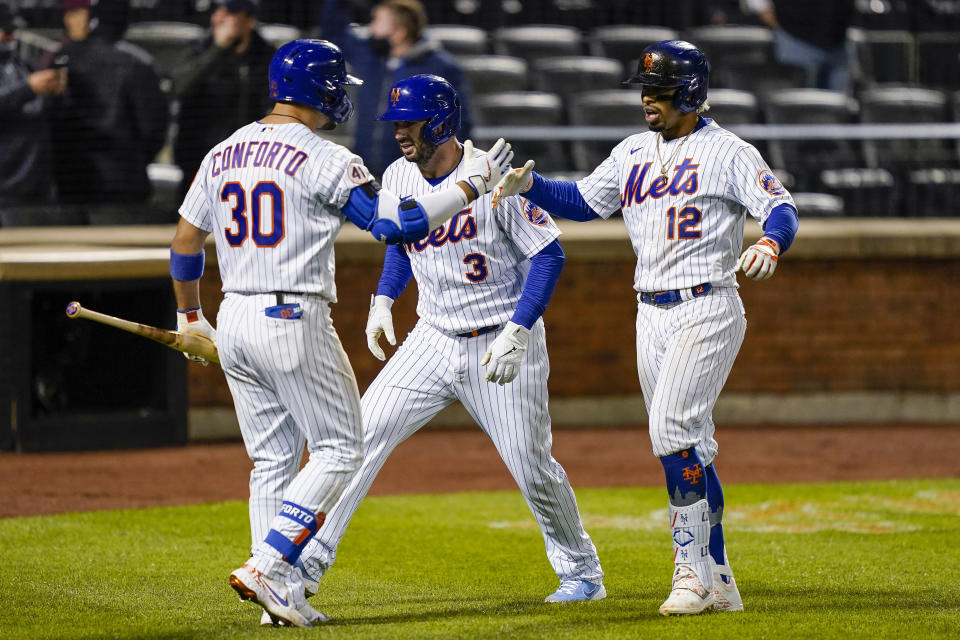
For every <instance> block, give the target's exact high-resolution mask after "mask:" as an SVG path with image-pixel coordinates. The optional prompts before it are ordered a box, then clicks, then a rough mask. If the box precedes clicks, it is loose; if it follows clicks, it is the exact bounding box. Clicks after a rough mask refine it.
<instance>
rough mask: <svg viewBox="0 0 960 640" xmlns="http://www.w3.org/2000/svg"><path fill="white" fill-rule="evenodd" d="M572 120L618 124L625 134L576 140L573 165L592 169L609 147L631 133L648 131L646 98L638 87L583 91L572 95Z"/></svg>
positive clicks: (583, 123)
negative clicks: (615, 136) (615, 137)
mask: <svg viewBox="0 0 960 640" xmlns="http://www.w3.org/2000/svg"><path fill="white" fill-rule="evenodd" d="M570 122H571V124H574V125H581V126H597V125H603V126H619V127H623V135H622V136H620V137H619V138H618V139H617V140H604V141H587V140H581V141H576V142H574V143H573V158H574V166H575V167H576V168H577V169H578V170H580V171H593V170H594V169H595V168H596V166H597V165H598V164H600V163H601V162H602V161H603V160H604V159H605V158H606V157H607V156H608V155H610V150H611V149H613V147H614V146H615V145H616V144H617V142H619V141H620V140H622V139H623V138H625V137H626V136H627V135H629V134H630V133H633V132H636V131H640V130H643V131H646V130H647V126H646V121H645V120H644V117H643V98H642V96H641V95H640V92H639V91H623V90H616V89H614V90H611V91H596V92H594V93H584V94H580V95H577V96H575V97H573V98H572V99H571V104H570Z"/></svg>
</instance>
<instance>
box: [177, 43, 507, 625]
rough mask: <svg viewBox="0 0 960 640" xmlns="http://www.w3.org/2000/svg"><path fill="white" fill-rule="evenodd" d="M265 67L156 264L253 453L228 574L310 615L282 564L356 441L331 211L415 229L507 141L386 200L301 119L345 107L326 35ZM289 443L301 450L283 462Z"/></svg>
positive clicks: (204, 167)
mask: <svg viewBox="0 0 960 640" xmlns="http://www.w3.org/2000/svg"><path fill="white" fill-rule="evenodd" d="M269 79H270V87H269V92H270V97H271V99H272V100H274V101H275V105H274V108H273V111H272V112H271V113H270V114H269V115H268V116H266V117H265V118H263V119H262V120H259V121H256V122H253V123H251V124H249V125H246V126H244V127H241V128H240V129H238V130H237V131H235V132H234V133H233V134H232V135H231V136H230V137H228V138H227V139H226V140H224V141H223V142H221V143H219V144H217V145H216V146H214V147H213V148H212V149H211V150H210V151H209V152H208V153H207V155H206V157H205V158H204V160H203V163H202V164H201V166H200V170H199V171H198V173H197V176H196V178H194V181H193V184H192V185H191V187H190V190H189V191H188V193H187V196H186V198H185V199H184V202H183V205H182V206H181V207H180V215H181V217H182V219H181V220H180V223H179V225H178V227H177V232H176V235H175V237H174V239H173V244H172V247H171V255H170V273H171V275H172V277H173V284H174V290H175V294H176V299H177V304H178V306H179V310H178V311H177V328H178V329H179V330H181V331H185V332H191V333H197V334H200V335H203V336H207V337H209V338H210V339H211V340H214V341H216V342H217V343H218V346H219V351H220V358H221V363H222V365H223V370H224V373H225V374H226V377H227V383H228V385H229V387H230V392H231V394H232V395H233V399H234V404H235V406H236V410H237V417H238V418H239V421H240V429H241V433H242V434H243V439H244V443H245V444H246V447H247V453H248V454H249V455H250V458H251V460H253V463H254V468H253V471H252V472H251V475H250V528H251V534H252V540H253V541H254V546H253V550H252V551H253V554H252V557H251V558H250V560H248V561H247V563H246V564H244V565H243V567H241V568H239V569H237V570H236V571H234V572H233V573H231V574H230V586H231V587H233V588H234V589H235V590H236V591H237V592H238V593H239V594H240V597H241V599H244V600H252V601H254V602H256V603H258V604H259V605H260V606H261V607H263V609H264V610H265V615H267V616H269V617H270V619H271V620H272V621H275V622H276V621H280V620H282V621H285V622H287V623H290V624H293V625H296V626H310V625H311V624H312V623H315V622H321V621H323V620H325V619H326V617H325V616H324V615H323V614H321V613H319V612H318V611H316V610H314V609H313V608H312V607H310V606H309V605H307V604H306V601H305V599H304V597H303V589H302V583H300V582H299V576H298V575H297V574H295V573H294V572H293V570H292V565H293V564H295V563H296V561H297V559H298V557H299V556H300V554H301V552H302V550H303V547H304V545H306V544H307V542H309V541H310V538H311V537H312V536H313V535H315V534H316V532H317V529H318V528H319V527H320V525H322V524H323V522H324V518H325V514H326V512H327V511H328V510H329V509H330V508H331V507H332V506H333V505H334V504H335V503H336V501H337V499H338V498H339V496H340V494H341V492H342V491H343V489H344V487H346V486H347V484H348V483H349V482H350V480H351V478H352V477H353V475H354V473H355V472H356V470H357V468H358V467H359V464H360V460H361V455H360V454H361V452H362V448H361V444H362V425H361V419H360V396H359V393H358V389H357V383H356V380H355V378H354V374H353V370H352V368H351V366H350V362H349V360H348V359H347V355H346V353H344V351H343V348H342V346H341V345H340V340H339V338H338V337H337V333H336V331H335V330H334V328H333V324H332V322H331V319H330V307H329V305H330V303H333V302H336V297H337V296H336V288H335V285H334V258H333V241H334V238H335V237H336V235H337V233H338V231H339V230H340V227H341V225H342V224H343V222H344V219H345V218H346V219H349V220H351V221H352V222H353V223H355V224H356V225H358V226H360V227H361V228H363V229H366V230H368V231H370V232H371V234H372V235H373V236H374V237H375V238H376V239H378V240H380V241H381V242H385V243H388V244H395V243H410V242H417V241H420V240H421V239H423V238H424V237H425V236H426V235H427V234H428V233H429V232H430V231H431V230H433V229H435V228H437V227H439V226H440V225H442V224H443V223H444V222H446V221H447V220H449V219H450V217H451V216H453V215H454V214H456V213H457V212H459V211H461V210H463V208H464V207H467V206H468V205H469V204H470V203H471V202H473V201H474V200H475V199H476V198H477V197H479V196H482V195H483V194H485V193H486V192H487V191H489V189H490V188H491V187H492V186H494V185H495V184H496V182H497V180H498V179H499V176H500V174H501V173H502V172H503V171H504V170H505V169H506V167H507V166H508V163H509V162H510V158H511V157H512V155H513V153H512V151H511V150H510V145H509V144H506V143H504V142H503V141H502V140H500V141H498V143H497V144H496V145H494V147H493V148H492V149H491V150H490V152H489V153H488V154H481V153H475V154H474V153H471V155H470V156H469V159H468V160H467V161H466V162H465V163H464V165H463V167H462V170H461V171H460V173H459V174H458V176H457V180H456V181H449V182H448V183H447V184H446V185H445V187H444V188H443V189H438V190H435V191H433V192H431V193H424V194H423V195H422V196H418V197H416V198H404V199H403V201H402V202H401V199H400V197H399V196H398V195H396V194H395V193H394V192H391V191H390V190H387V189H380V186H379V185H378V184H377V182H376V181H375V180H374V179H373V177H372V176H371V175H370V173H369V171H367V169H366V167H365V166H364V164H363V161H362V160H361V159H360V158H359V157H358V156H356V155H354V154H352V153H351V152H349V151H348V150H347V149H345V148H343V147H341V146H339V145H336V144H334V143H332V142H329V141H327V140H324V139H323V138H320V137H319V136H317V135H316V133H315V132H316V131H317V130H319V129H332V128H333V127H335V126H336V125H337V124H341V123H343V122H345V121H346V120H347V119H348V118H349V117H350V114H351V112H352V109H353V107H352V104H351V102H350V99H349V97H348V96H347V94H346V92H345V91H344V89H343V87H344V85H350V84H360V82H361V81H360V80H359V79H357V78H354V77H353V76H350V75H348V74H347V73H346V71H345V67H344V60H343V56H342V54H341V52H340V50H339V49H338V48H336V47H335V46H333V45H332V44H330V43H328V42H326V41H323V40H295V41H293V42H289V43H287V44H285V45H283V46H282V47H280V49H278V50H277V52H276V54H275V55H274V57H273V60H272V62H271V64H270V70H269ZM465 146H467V147H468V148H470V149H471V151H472V144H470V143H469V141H468V143H467V144H466V145H465ZM478 217H479V216H478ZM210 233H213V234H214V238H215V241H216V248H217V260H218V263H219V267H220V274H221V277H222V279H223V291H224V294H225V297H224V299H223V302H222V304H221V306H220V312H219V314H218V316H217V325H218V326H219V328H220V330H219V332H218V333H217V332H215V331H214V329H213V327H211V326H210V324H209V323H208V322H207V321H206V320H205V319H204V317H203V313H202V311H201V309H200V294H199V278H200V276H201V275H202V272H203V263H204V256H203V243H204V240H205V238H206V237H207V235H208V234H210ZM194 358H196V357H194ZM304 442H306V444H307V447H308V450H309V452H310V459H309V462H308V463H307V464H306V465H305V466H304V468H303V469H302V470H301V471H300V472H299V473H297V470H298V468H299V463H300V457H301V452H302V451H303V446H304Z"/></svg>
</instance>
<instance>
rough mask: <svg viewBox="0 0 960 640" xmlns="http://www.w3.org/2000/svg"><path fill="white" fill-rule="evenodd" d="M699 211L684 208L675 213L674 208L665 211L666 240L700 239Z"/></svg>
mask: <svg viewBox="0 0 960 640" xmlns="http://www.w3.org/2000/svg"><path fill="white" fill-rule="evenodd" d="M699 224H700V209H697V208H696V207H684V208H683V209H680V213H677V208H676V207H670V208H669V209H667V240H673V239H674V238H679V239H680V240H690V239H691V238H699V237H700V227H699V226H697V225H699Z"/></svg>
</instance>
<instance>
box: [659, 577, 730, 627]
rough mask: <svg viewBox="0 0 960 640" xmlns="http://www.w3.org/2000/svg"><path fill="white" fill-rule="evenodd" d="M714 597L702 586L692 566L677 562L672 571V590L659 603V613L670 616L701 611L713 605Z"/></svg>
mask: <svg viewBox="0 0 960 640" xmlns="http://www.w3.org/2000/svg"><path fill="white" fill-rule="evenodd" d="M716 599H717V597H716V596H715V595H714V594H713V592H712V591H707V589H706V588H705V587H704V586H703V583H702V582H701V581H700V578H698V577H697V574H696V572H695V571H694V570H693V567H691V566H690V565H688V564H678V565H677V568H676V569H674V571H673V590H672V591H671V592H670V596H669V597H668V598H667V599H666V600H665V601H664V603H663V604H662V605H660V614H661V615H664V616H672V615H692V614H695V613H701V612H702V611H704V610H706V609H709V608H710V607H711V606H713V603H714V602H715V601H716Z"/></svg>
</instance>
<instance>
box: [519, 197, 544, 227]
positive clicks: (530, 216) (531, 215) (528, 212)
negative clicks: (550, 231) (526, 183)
mask: <svg viewBox="0 0 960 640" xmlns="http://www.w3.org/2000/svg"><path fill="white" fill-rule="evenodd" d="M523 215H524V217H526V219H527V220H529V221H530V223H531V224H535V225H537V226H538V227H542V226H543V225H545V224H547V220H549V219H550V216H548V215H547V212H546V211H544V210H543V209H541V208H540V207H538V206H537V205H535V204H533V203H532V202H530V201H529V200H527V199H526V198H524V199H523Z"/></svg>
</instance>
